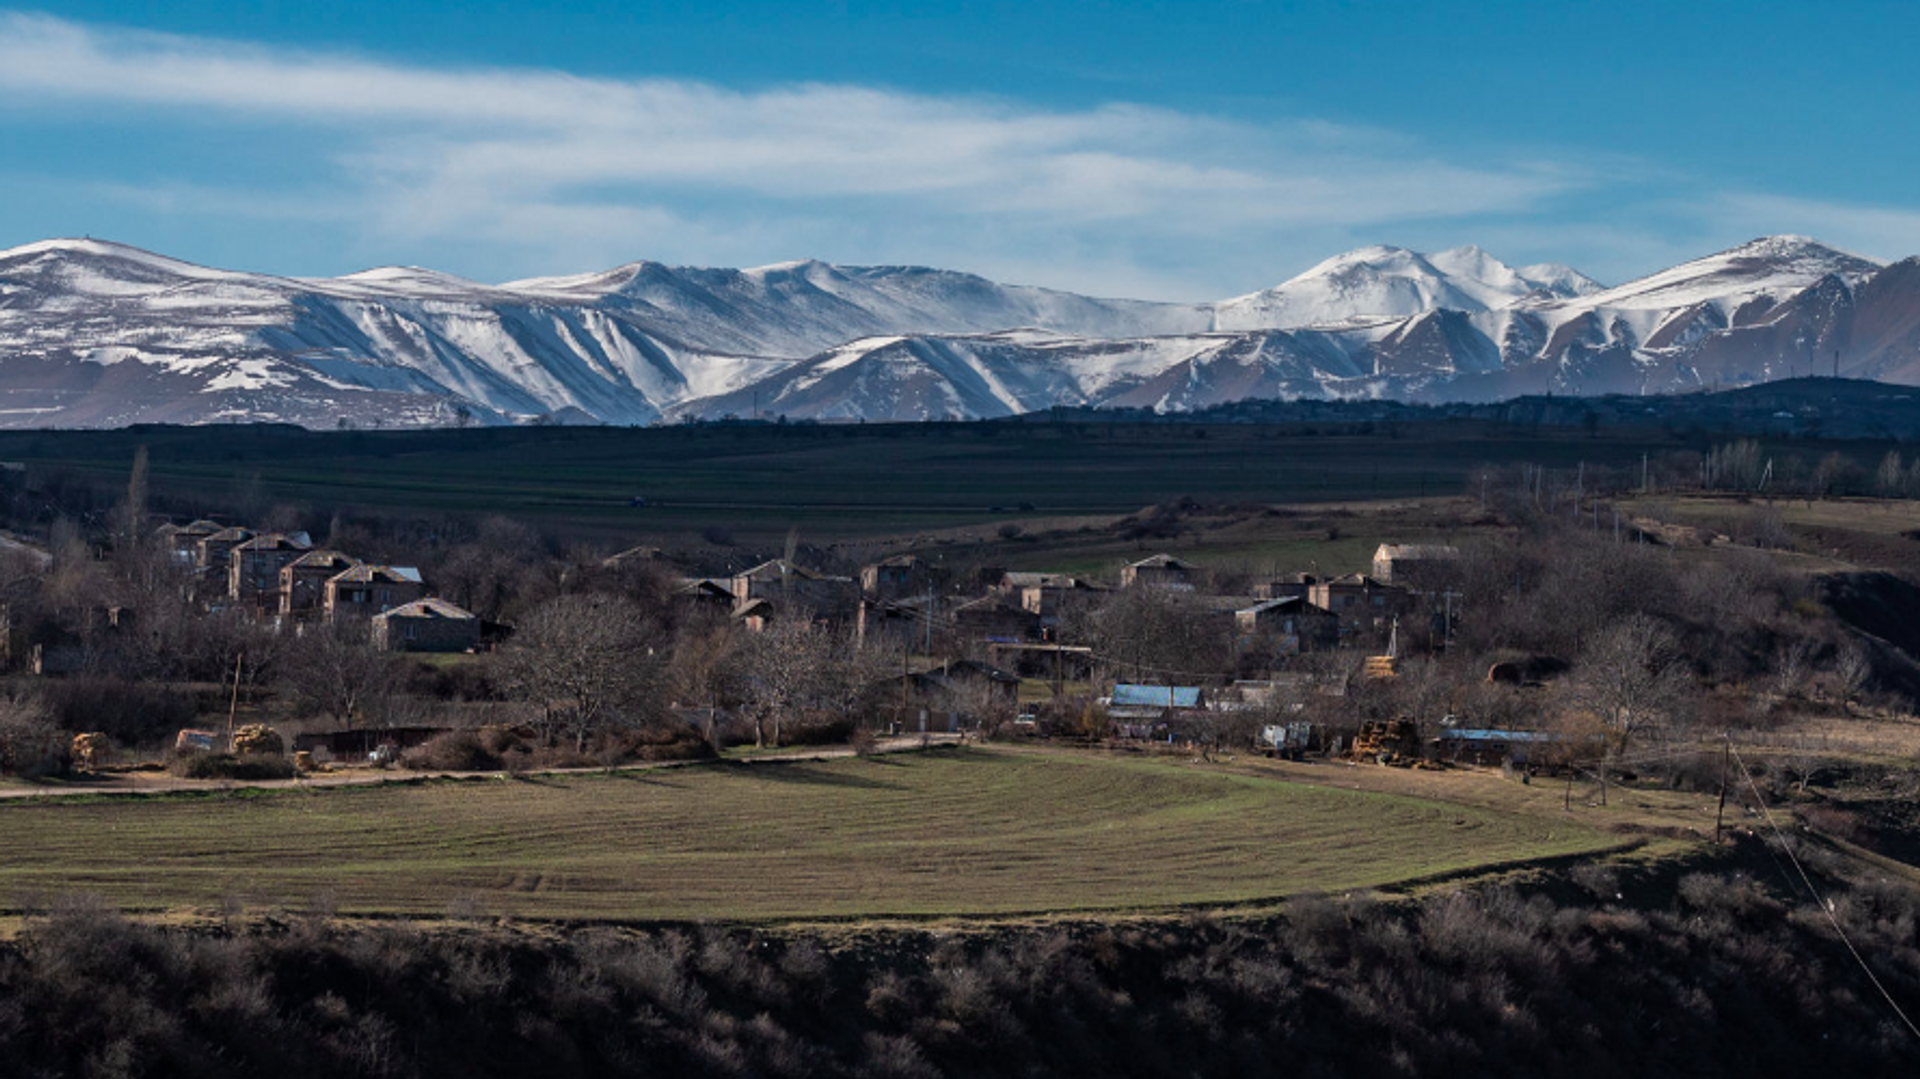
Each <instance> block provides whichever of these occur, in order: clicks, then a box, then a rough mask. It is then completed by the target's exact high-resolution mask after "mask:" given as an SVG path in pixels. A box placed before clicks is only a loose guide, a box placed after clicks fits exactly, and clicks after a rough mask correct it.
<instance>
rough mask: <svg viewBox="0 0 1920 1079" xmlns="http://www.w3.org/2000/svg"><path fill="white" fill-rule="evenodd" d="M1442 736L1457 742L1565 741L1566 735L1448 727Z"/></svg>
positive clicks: (1441, 733) (1547, 732)
mask: <svg viewBox="0 0 1920 1079" xmlns="http://www.w3.org/2000/svg"><path fill="white" fill-rule="evenodd" d="M1440 737H1441V738H1443V739H1446V740H1448V741H1455V742H1563V741H1565V740H1566V735H1564V734H1560V733H1559V732H1557V731H1498V730H1455V729H1451V728H1449V729H1446V730H1442V731H1441V732H1440Z"/></svg>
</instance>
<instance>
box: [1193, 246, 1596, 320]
mask: <svg viewBox="0 0 1920 1079" xmlns="http://www.w3.org/2000/svg"><path fill="white" fill-rule="evenodd" d="M1532 269H1533V270H1534V271H1539V272H1522V271H1519V270H1515V269H1514V268H1513V267H1511V266H1509V265H1507V264H1506V263H1504V262H1501V261H1500V260H1499V259H1497V258H1494V257H1493V256H1492V255H1489V254H1488V253H1487V252H1485V251H1483V250H1481V249H1480V248H1478V247H1473V246H1466V247H1456V248H1452V249H1450V250H1446V251H1441V252H1439V253H1437V254H1433V255H1423V254H1421V253H1419V252H1418V251H1410V250H1408V249H1406V248H1404V247H1391V246H1386V245H1378V244H1377V245H1373V246H1369V247H1362V248H1358V249H1356V250H1353V251H1348V252H1346V253H1345V254H1341V255H1335V256H1334V257H1333V258H1330V259H1327V260H1325V261H1324V262H1321V263H1320V264H1319V265H1317V266H1314V267H1313V268H1312V269H1310V270H1308V271H1307V272H1305V273H1303V274H1301V275H1299V276H1298V277H1295V278H1292V279H1291V280H1289V281H1286V282H1285V283H1283V284H1280V285H1278V286H1276V287H1274V288H1270V289H1267V290H1265V291H1263V292H1256V293H1252V294H1251V295H1247V296H1240V297H1237V298H1235V299H1232V300H1227V301H1225V302H1224V303H1222V304H1220V305H1218V308H1217V319H1216V322H1215V327H1216V328H1217V329H1222V330H1236V329H1263V328H1279V327H1289V326H1318V325H1332V324H1336V323H1345V322H1350V321H1352V320H1354V319H1356V318H1362V319H1364V318H1369V317H1371V318H1405V317H1407V316H1410V315H1418V314H1421V313H1423V312H1427V311H1433V310H1437V309H1441V308H1447V309H1451V310H1456V311H1490V310H1495V309H1498V308H1503V307H1506V306H1509V305H1511V304H1513V303H1515V302H1517V301H1519V300H1522V299H1525V298H1528V297H1537V296H1539V295H1541V294H1542V293H1544V294H1546V295H1548V296H1555V297H1563V296H1576V295H1580V294H1582V293H1583V292H1584V291H1591V290H1593V289H1597V288H1598V285H1597V284H1596V283H1595V282H1594V281H1593V280H1592V279H1591V278H1588V277H1586V276H1585V275H1583V274H1580V273H1577V272H1575V271H1573V270H1571V269H1568V268H1566V267H1564V266H1542V267H1534V268H1532Z"/></svg>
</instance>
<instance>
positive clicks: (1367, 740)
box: [1352, 719, 1420, 764]
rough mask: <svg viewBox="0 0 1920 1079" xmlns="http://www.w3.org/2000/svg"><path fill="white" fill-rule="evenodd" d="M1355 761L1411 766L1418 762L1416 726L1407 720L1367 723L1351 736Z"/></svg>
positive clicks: (1417, 729)
mask: <svg viewBox="0 0 1920 1079" xmlns="http://www.w3.org/2000/svg"><path fill="white" fill-rule="evenodd" d="M1352 753H1353V757H1354V759H1355V760H1376V761H1379V762H1380V763H1381V764H1411V763H1413V762H1414V761H1417V760H1419V759H1420V727H1419V725H1418V724H1416V723H1414V721H1413V720H1411V719H1388V720H1378V721H1370V722H1367V723H1362V724H1361V725H1360V733H1359V734H1356V735H1354V737H1353V750H1352Z"/></svg>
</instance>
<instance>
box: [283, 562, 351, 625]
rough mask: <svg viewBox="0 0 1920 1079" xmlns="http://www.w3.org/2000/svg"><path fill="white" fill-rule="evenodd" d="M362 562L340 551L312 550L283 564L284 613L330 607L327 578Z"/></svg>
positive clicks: (291, 613) (296, 612) (304, 611)
mask: <svg viewBox="0 0 1920 1079" xmlns="http://www.w3.org/2000/svg"><path fill="white" fill-rule="evenodd" d="M359 564H360V560H359V559H357V558H355V557H353V556H352V555H349V554H343V553H342V552H340V551H335V550H330V549H326V548H322V549H320V550H317V551H308V552H306V553H305V554H303V555H301V556H300V557H298V558H296V559H294V560H293V561H291V562H289V563H287V564H286V565H284V566H281V567H280V613H281V614H283V615H298V614H308V613H312V612H317V611H320V610H323V609H324V608H325V606H326V590H327V581H328V580H330V579H331V578H333V577H337V576H339V575H340V574H342V573H345V572H346V571H347V570H350V569H352V568H353V567H355V566H357V565H359Z"/></svg>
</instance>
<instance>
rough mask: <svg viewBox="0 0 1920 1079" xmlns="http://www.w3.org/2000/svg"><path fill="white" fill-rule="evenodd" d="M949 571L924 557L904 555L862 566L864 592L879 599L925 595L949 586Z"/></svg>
mask: <svg viewBox="0 0 1920 1079" xmlns="http://www.w3.org/2000/svg"><path fill="white" fill-rule="evenodd" d="M947 580H948V574H947V572H946V571H945V570H943V569H941V568H940V567H938V566H935V565H934V564H933V563H931V562H929V561H927V560H926V559H924V558H921V557H920V556H919V555H911V554H903V555H895V556H893V557H892V558H886V559H882V560H880V561H878V562H871V563H868V564H867V565H864V566H861V567H860V591H861V592H862V593H864V594H865V595H868V596H872V597H875V598H878V599H899V598H901V597H903V596H924V595H925V594H926V593H927V592H928V591H929V590H932V591H936V592H937V591H940V590H942V589H944V588H945V587H946V585H947Z"/></svg>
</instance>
